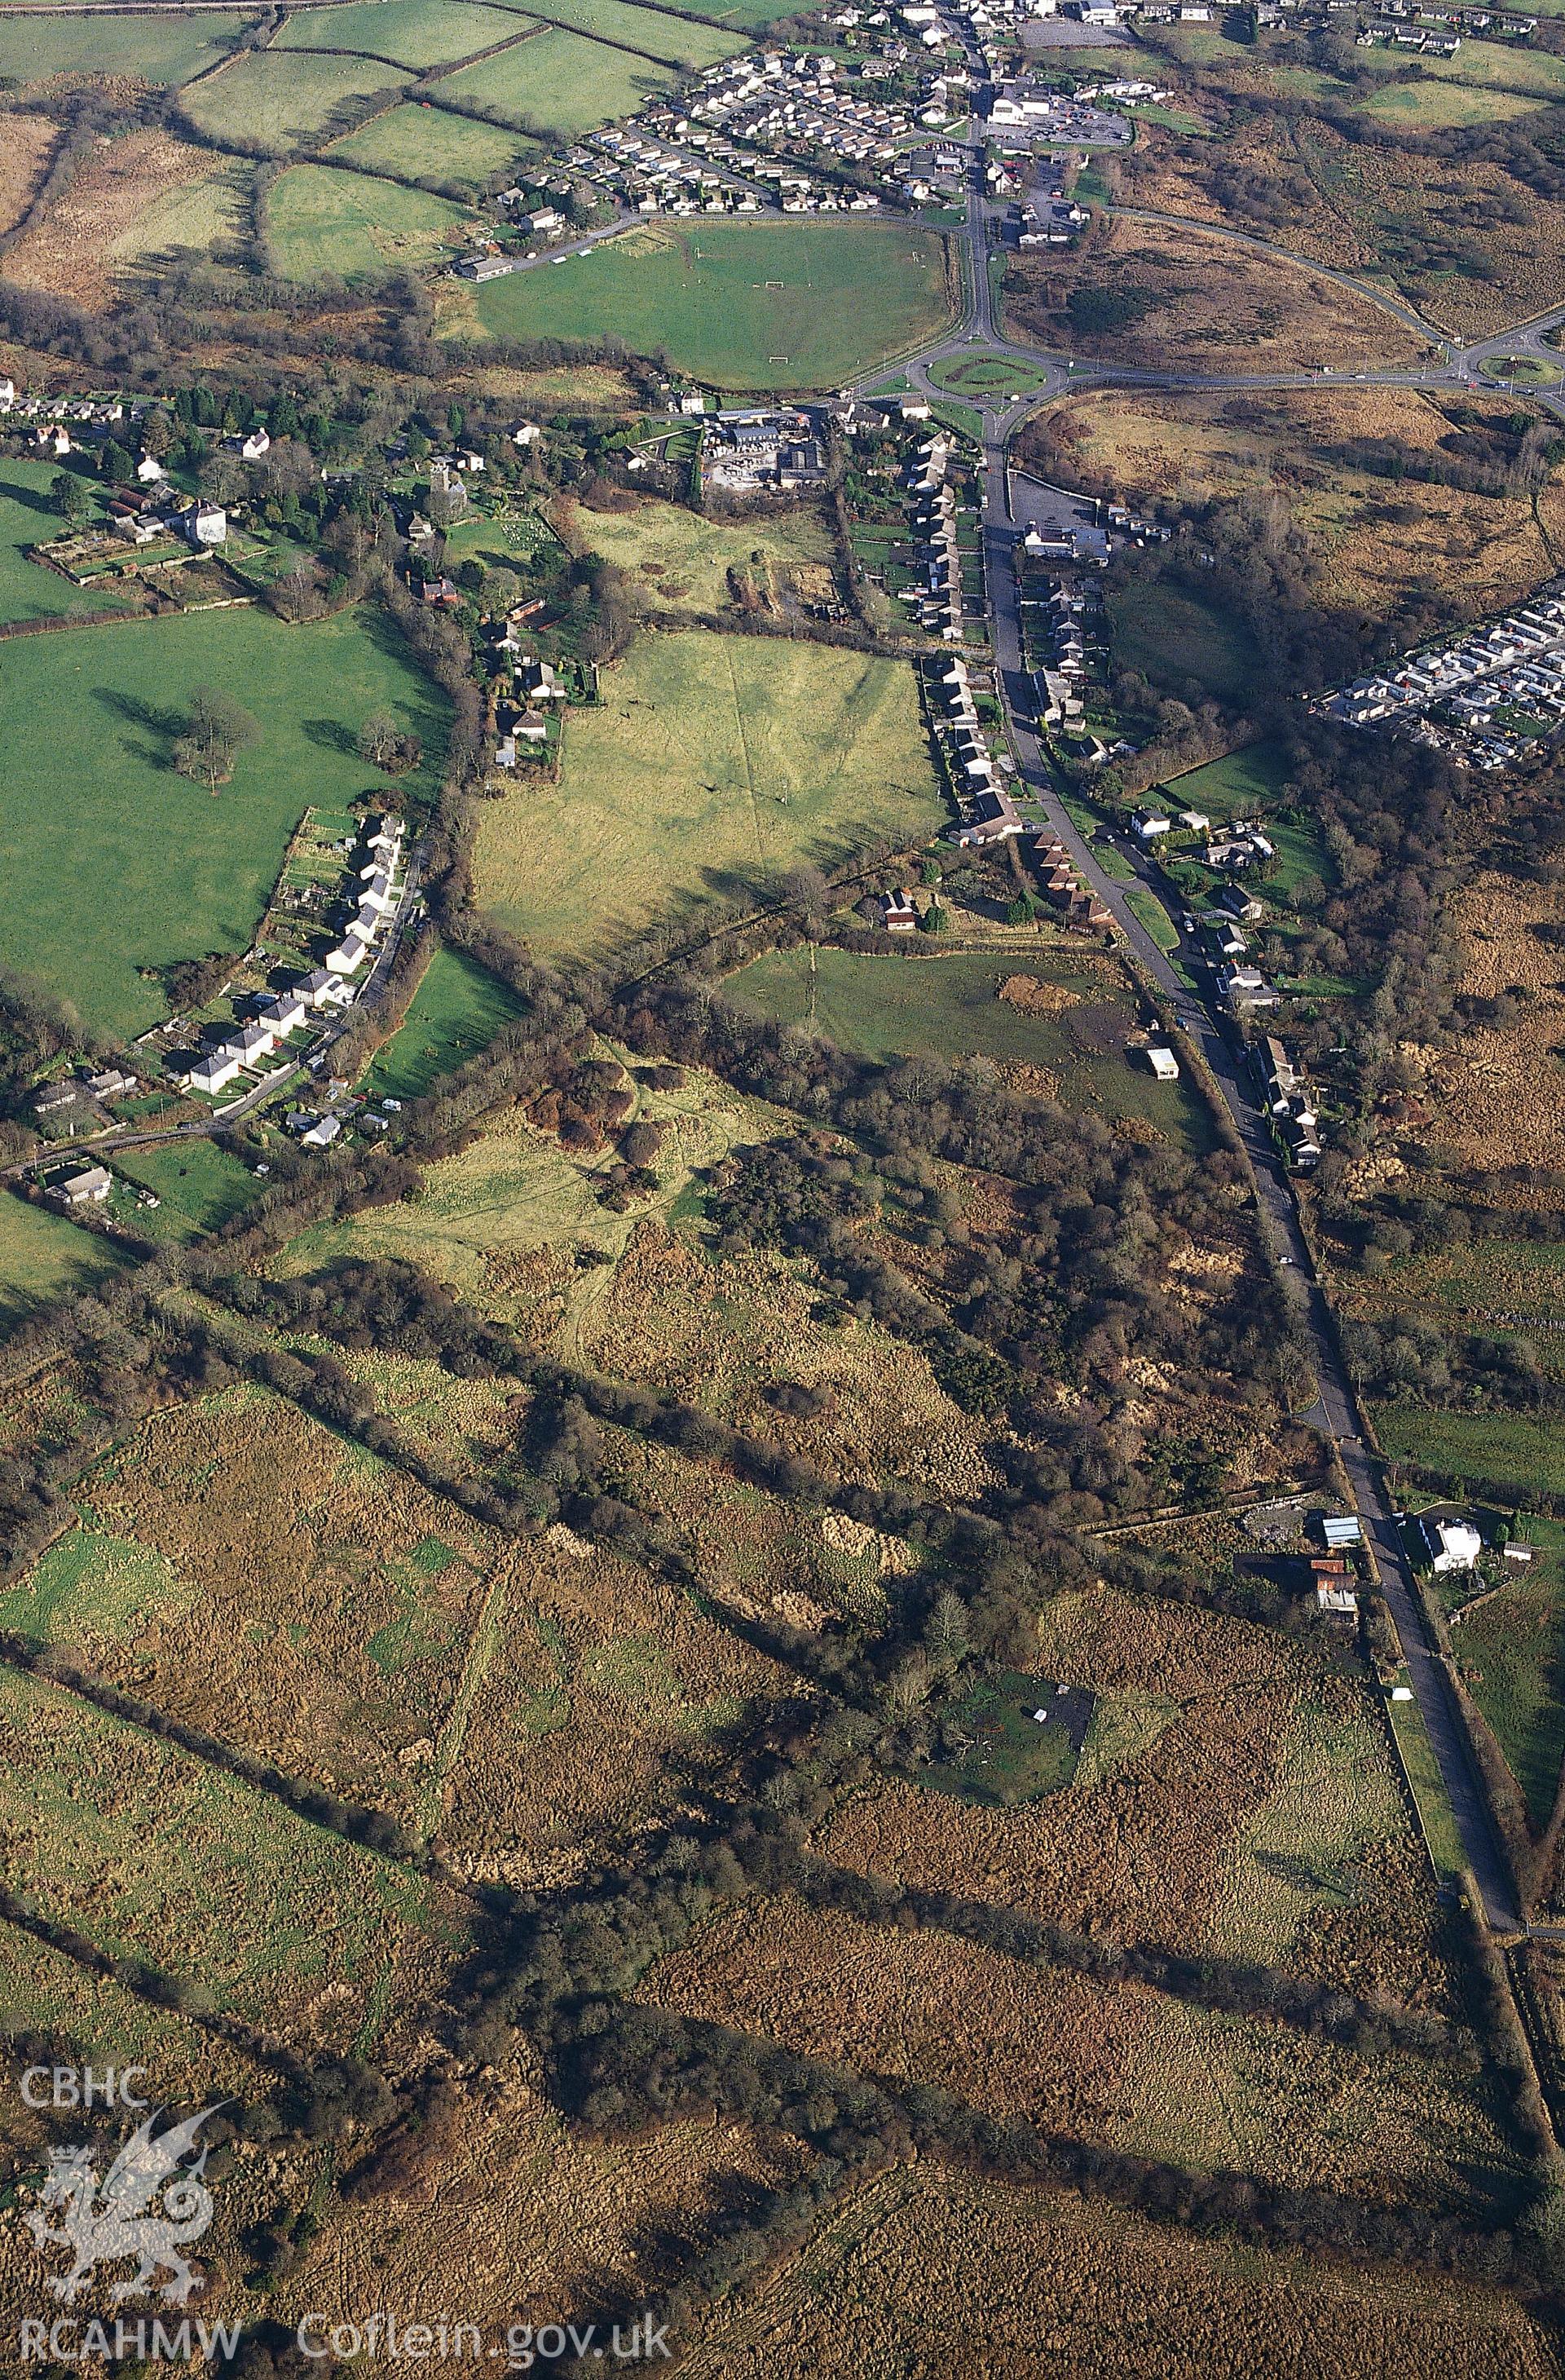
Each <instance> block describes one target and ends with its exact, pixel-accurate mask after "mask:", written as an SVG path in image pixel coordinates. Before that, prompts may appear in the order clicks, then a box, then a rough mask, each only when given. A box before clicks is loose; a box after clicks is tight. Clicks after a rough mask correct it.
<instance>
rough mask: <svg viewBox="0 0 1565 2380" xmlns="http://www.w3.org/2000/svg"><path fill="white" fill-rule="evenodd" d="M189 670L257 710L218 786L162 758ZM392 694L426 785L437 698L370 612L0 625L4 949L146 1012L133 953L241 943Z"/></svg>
mask: <svg viewBox="0 0 1565 2380" xmlns="http://www.w3.org/2000/svg"><path fill="white" fill-rule="evenodd" d="M196 686H221V687H224V688H225V689H226V690H228V691H229V692H231V693H233V694H235V695H236V696H237V697H238V698H240V700H242V701H243V703H244V704H245V705H246V707H247V708H248V709H249V710H250V711H251V712H253V714H254V715H255V717H256V718H257V719H258V720H259V721H260V722H261V728H262V735H261V740H260V741H259V742H258V743H256V744H253V745H251V746H249V747H248V748H247V749H246V750H244V751H242V752H241V753H240V755H239V758H238V761H237V766H236V769H235V771H234V777H233V781H232V783H230V784H228V785H226V786H224V787H222V788H221V789H220V790H219V792H218V793H217V795H215V796H214V795H211V794H209V793H207V792H206V791H205V790H204V789H203V788H202V787H201V786H200V785H196V784H192V783H189V782H188V780H187V779H186V778H184V777H180V776H176V774H175V772H174V770H173V768H172V765H171V753H172V747H173V741H174V737H175V735H177V733H178V732H179V727H180V723H181V722H182V721H183V719H184V717H185V714H186V711H187V709H188V702H189V698H190V694H191V690H192V689H193V688H194V687H196ZM387 707H389V708H390V709H391V710H393V711H394V713H395V714H396V715H398V716H399V717H400V718H402V719H403V720H404V721H405V722H406V723H407V725H408V726H409V727H412V728H414V729H416V730H417V732H418V733H419V734H420V735H422V736H423V739H424V745H425V751H426V761H425V768H424V772H423V773H422V775H421V776H420V777H419V779H418V780H417V781H416V782H414V783H413V784H412V787H411V790H412V791H413V792H414V794H415V795H418V794H420V793H423V792H425V791H427V790H428V788H429V787H430V786H431V785H432V784H433V783H434V782H435V780H436V777H437V775H438V771H439V766H440V757H439V756H440V752H441V750H442V748H443V740H444V731H443V715H444V714H443V708H442V707H441V705H440V701H439V698H438V697H437V696H436V695H434V694H433V692H432V690H431V687H430V686H429V684H428V682H427V681H426V680H425V679H424V678H423V677H421V676H420V675H419V674H418V673H417V671H416V670H415V669H414V667H413V665H412V663H411V662H410V661H409V660H408V659H407V658H406V654H405V653H404V652H403V650H401V648H400V647H399V646H398V645H396V644H395V643H394V640H393V637H392V635H391V633H390V632H389V631H388V630H386V629H385V628H384V627H383V626H382V625H381V623H380V622H379V620H378V618H376V616H375V615H373V614H370V613H364V614H362V615H359V614H355V613H347V614H344V615H341V616H339V617H337V618H335V619H332V620H325V621H321V622H319V623H317V624H315V625H312V626H309V627H305V628H292V627H287V626H285V625H284V624H283V623H282V622H281V621H279V620H276V619H273V617H272V616H271V615H270V614H269V613H265V612H261V611H231V612H209V613H191V614H187V615H186V616H185V617H183V618H179V619H168V620H158V621H152V622H148V623H147V624H145V625H135V626H131V627H124V628H82V629H79V630H76V631H73V632H72V633H71V634H69V635H62V636H52V637H29V638H23V639H17V640H15V641H12V642H9V643H7V644H6V645H5V646H4V647H3V648H0V948H3V949H4V950H5V952H6V957H7V959H8V960H9V961H10V963H11V964H13V965H17V966H18V967H21V968H24V969H26V970H28V971H29V972H30V973H33V974H35V975H37V976H39V977H42V980H43V981H44V982H45V983H47V984H48V986H49V988H50V989H51V990H53V991H54V992H55V993H56V994H57V995H58V997H60V998H61V999H63V1000H67V1001H69V1002H73V1003H74V1005H75V1006H76V1008H77V1009H78V1010H79V1013H80V1014H81V1015H82V1017H83V1018H84V1019H85V1020H86V1021H87V1022H88V1023H89V1024H90V1025H92V1026H96V1027H98V1028H99V1029H101V1030H103V1031H106V1032H112V1033H117V1034H129V1033H133V1032H138V1031H140V1029H141V1028H142V1027H143V1026H148V1025H151V1024H153V1023H155V1022H156V1021H157V1019H158V1018H159V1017H161V1016H163V1015H164V1014H166V1013H167V1012H166V1004H165V1002H164V998H163V994H162V990H161V988H160V987H159V985H158V984H156V983H155V982H147V981H144V980H142V979H141V978H140V977H139V975H138V973H137V969H138V968H139V967H158V966H163V965H168V964H170V963H171V962H172V961H173V960H175V959H178V958H191V957H197V956H200V954H201V953H203V952H206V951H224V952H237V951H242V950H244V949H246V948H247V946H248V944H249V939H250V936H251V934H252V933H253V932H254V930H255V926H256V921H257V919H258V917H260V916H261V910H262V908H263V906H264V905H265V902H266V898H267V895H268V893H269V892H270V891H271V887H272V883H273V879H274V877H275V874H276V871H277V868H278V866H279V864H280V863H281V860H282V856H283V853H284V850H285V846H286V844H287V841H288V837H289V835H290V834H291V833H292V832H293V830H294V828H295V826H296V825H297V822H298V820H299V819H300V818H301V817H302V815H303V813H304V810H305V808H306V807H307V806H308V805H309V803H311V802H314V803H316V804H318V805H325V806H328V807H329V806H331V805H332V804H334V803H339V804H340V803H343V802H346V801H350V800H351V799H352V798H353V797H354V796H356V795H358V794H359V793H360V792H362V790H363V789H364V785H365V783H366V778H367V775H368V771H366V769H365V766H364V763H363V761H362V760H360V759H358V756H357V754H356V752H355V750H354V739H355V737H356V736H357V735H358V730H359V728H360V726H361V725H362V724H363V722H364V721H365V719H366V718H367V717H368V716H369V715H370V712H371V711H374V710H381V709H383V708H387ZM44 787H47V788H48V798H47V800H44V799H42V798H41V797H40V796H41V793H42V788H44Z"/></svg>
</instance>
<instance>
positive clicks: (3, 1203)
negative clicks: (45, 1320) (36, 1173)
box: [0, 1190, 119, 1327]
mask: <svg viewBox="0 0 1565 2380" xmlns="http://www.w3.org/2000/svg"><path fill="white" fill-rule="evenodd" d="M118 1262H119V1258H118V1257H117V1255H116V1254H115V1250H114V1249H113V1248H112V1247H110V1246H109V1245H108V1244H107V1242H106V1241H103V1240H100V1239H97V1238H95V1237H94V1236H93V1234H92V1233H91V1232H83V1231H81V1230H79V1228H78V1226H77V1225H76V1224H75V1223H72V1222H67V1220H66V1218H65V1216H64V1215H56V1214H55V1213H54V1211H53V1210H52V1209H51V1208H47V1207H33V1206H30V1205H29V1204H28V1202H27V1201H26V1199H24V1198H18V1197H17V1196H15V1194H14V1193H13V1192H11V1191H9V1190H0V1326H6V1327H9V1326H10V1325H12V1324H14V1323H17V1322H19V1321H20V1320H21V1319H22V1318H24V1316H26V1315H28V1314H30V1313H31V1312H32V1311H33V1310H34V1309H35V1308H36V1307H38V1306H40V1305H48V1304H49V1302H50V1300H51V1299H52V1298H56V1297H75V1296H78V1295H79V1294H80V1293H81V1292H82V1291H84V1290H88V1289H91V1286H92V1284H93V1282H94V1281H101V1280H102V1279H103V1276H104V1274H105V1273H110V1272H113V1271H114V1269H115V1266H116V1265H117V1263H118Z"/></svg>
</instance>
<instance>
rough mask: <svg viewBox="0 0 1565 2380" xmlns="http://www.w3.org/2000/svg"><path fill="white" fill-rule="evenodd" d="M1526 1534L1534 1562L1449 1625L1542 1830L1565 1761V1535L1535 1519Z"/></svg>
mask: <svg viewBox="0 0 1565 2380" xmlns="http://www.w3.org/2000/svg"><path fill="white" fill-rule="evenodd" d="M1525 1534H1526V1535H1527V1536H1529V1537H1531V1538H1533V1539H1534V1541H1535V1544H1536V1546H1537V1551H1536V1552H1535V1555H1534V1557H1533V1560H1532V1561H1531V1562H1530V1563H1529V1564H1528V1566H1527V1568H1526V1569H1525V1570H1524V1571H1523V1570H1521V1569H1516V1570H1512V1571H1511V1572H1510V1573H1509V1575H1508V1576H1507V1578H1506V1581H1505V1584H1504V1585H1502V1586H1501V1587H1500V1588H1499V1589H1498V1592H1497V1593H1496V1594H1494V1595H1490V1596H1487V1597H1485V1599H1484V1601H1483V1602H1481V1603H1479V1604H1477V1605H1476V1606H1475V1607H1474V1609H1473V1611H1472V1612H1471V1613H1470V1614H1469V1616H1468V1617H1467V1618H1465V1619H1460V1620H1458V1621H1456V1622H1455V1624H1454V1626H1453V1628H1452V1630H1451V1643H1452V1645H1454V1646H1455V1648H1456V1651H1457V1654H1458V1656H1459V1658H1460V1659H1461V1661H1462V1667H1463V1669H1464V1670H1465V1671H1466V1673H1467V1690H1468V1692H1469V1694H1471V1695H1472V1697H1473V1699H1474V1702H1475V1703H1476V1704H1477V1706H1478V1708H1479V1709H1480V1710H1481V1711H1482V1712H1483V1714H1484V1717H1485V1718H1486V1719H1487V1721H1488V1723H1489V1725H1490V1727H1492V1728H1493V1730H1494V1731H1495V1735H1496V1737H1497V1739H1498V1743H1499V1748H1500V1750H1501V1751H1502V1752H1503V1753H1504V1755H1505V1757H1506V1760H1507V1762H1508V1764H1509V1766H1510V1773H1511V1775H1512V1776H1513V1777H1514V1778H1515V1779H1516V1782H1517V1783H1518V1785H1520V1787H1521V1788H1522V1791H1523V1796H1524V1797H1525V1800H1526V1803H1527V1814H1528V1815H1529V1817H1530V1818H1531V1819H1532V1822H1533V1825H1534V1826H1535V1828H1538V1829H1539V1831H1540V1832H1541V1830H1542V1829H1543V1828H1544V1827H1545V1826H1547V1823H1548V1815H1549V1812H1550V1811H1551V1810H1552V1809H1553V1807H1554V1797H1555V1794H1556V1793H1557V1791H1559V1767H1560V1763H1561V1761H1562V1760H1565V1559H1562V1556H1561V1551H1560V1548H1561V1546H1562V1545H1565V1530H1562V1529H1561V1528H1560V1527H1559V1524H1558V1523H1550V1522H1547V1521H1542V1520H1540V1521H1534V1522H1530V1523H1529V1524H1527V1527H1526V1532H1525Z"/></svg>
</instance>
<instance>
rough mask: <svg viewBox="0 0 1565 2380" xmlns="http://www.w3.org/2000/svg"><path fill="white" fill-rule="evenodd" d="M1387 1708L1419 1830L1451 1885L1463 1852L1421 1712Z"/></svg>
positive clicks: (1406, 1706)
mask: <svg viewBox="0 0 1565 2380" xmlns="http://www.w3.org/2000/svg"><path fill="white" fill-rule="evenodd" d="M1397 1682H1398V1683H1399V1684H1405V1683H1406V1672H1405V1671H1402V1672H1401V1674H1400V1675H1399V1677H1398V1681H1397ZM1387 1711H1388V1714H1389V1718H1390V1723H1391V1733H1392V1735H1393V1736H1394V1737H1395V1738H1396V1743H1397V1749H1398V1751H1399V1752H1400V1753H1401V1758H1402V1767H1403V1768H1404V1769H1405V1770H1406V1772H1407V1781H1408V1785H1409V1787H1410V1789H1411V1791H1412V1793H1413V1806H1414V1807H1415V1809H1416V1810H1417V1812H1418V1824H1419V1831H1420V1832H1421V1833H1422V1835H1423V1837H1424V1840H1425V1842H1426V1843H1427V1845H1428V1847H1429V1856H1430V1858H1431V1859H1432V1860H1433V1861H1434V1863H1435V1866H1436V1868H1437V1869H1438V1872H1439V1874H1440V1875H1441V1876H1443V1877H1444V1878H1445V1879H1446V1880H1447V1882H1449V1883H1452V1884H1454V1883H1456V1882H1457V1881H1458V1880H1459V1879H1460V1878H1461V1876H1462V1873H1463V1871H1464V1869H1465V1868H1466V1865H1467V1853H1466V1852H1465V1851H1464V1850H1463V1849H1462V1837H1461V1836H1460V1835H1459V1834H1458V1832H1457V1829H1456V1820H1455V1818H1454V1816H1453V1815H1451V1806H1450V1800H1449V1798H1448V1797H1447V1793H1446V1785H1445V1779H1444V1778H1443V1777H1442V1776H1441V1774H1440V1764H1439V1762H1438V1760H1437V1759H1436V1757H1435V1747H1434V1745H1433V1744H1432V1743H1430V1741H1429V1730H1428V1729H1427V1728H1426V1727H1425V1724H1424V1714H1423V1712H1422V1711H1421V1710H1420V1709H1419V1707H1418V1705H1417V1704H1416V1703H1389V1704H1388V1705H1387Z"/></svg>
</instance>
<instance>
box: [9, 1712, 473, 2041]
mask: <svg viewBox="0 0 1565 2380" xmlns="http://www.w3.org/2000/svg"><path fill="white" fill-rule="evenodd" d="M0 1739H3V1740H4V1742H5V1744H6V1776H7V1779H9V1782H8V1784H7V1787H6V1796H5V1818H6V1827H7V1829H8V1831H9V1833H10V1837H11V1841H12V1846H13V1849H12V1866H11V1874H12V1876H13V1878H14V1879H15V1882H16V1885H17V1887H18V1888H24V1889H31V1890H32V1891H34V1892H35V1893H37V1895H38V1896H39V1900H40V1905H41V1906H42V1908H43V1909H45V1910H46V1912H47V1913H48V1914H49V1915H51V1916H52V1917H55V1918H56V1919H59V1920H61V1921H63V1922H64V1923H66V1924H67V1925H74V1926H76V1927H77V1928H79V1930H81V1931H82V1932H85V1933H88V1934H90V1935H91V1937H93V1938H94V1939H95V1940H96V1941H97V1942H99V1943H100V1944H101V1945H102V1946H103V1949H106V1950H108V1951H110V1952H111V1953H112V1954H115V1955H119V1956H130V1957H140V1958H141V1959H144V1960H146V1961H149V1962H150V1963H151V1964H152V1966H154V1967H156V1966H158V1965H160V1964H161V1965H164V1966H166V1967H168V1968H170V1969H173V1970H177V1969H178V1967H179V1966H180V1964H181V1962H182V1961H183V1960H184V1958H185V1957H186V1955H187V1954H188V1931H189V1927H190V1925H192V1924H196V1925H202V1926H203V1927H205V1928H207V1929H209V1930H210V1933H211V1937H212V1949H213V1953H214V1955H213V1956H212V1960H211V1961H210V1963H209V1964H208V1967H207V1974H208V1979H209V1989H210V1991H211V1994H212V1999H213V2000H214V2001H215V2002H217V2003H218V2004H219V2005H223V2006H226V2007H229V2008H232V2009H234V2010H237V2011H238V2012H239V2013H241V2014H243V2015H246V2016H252V2017H261V2018H262V2019H263V2020H264V2019H266V2018H271V2019H272V2020H273V2022H275V2021H276V2019H277V2018H278V2017H279V2016H282V2015H284V2012H285V2010H288V2012H289V2013H291V2014H293V2015H295V2016H296V2017H297V2015H298V2014H300V2013H302V2003H303V2002H304V2001H305V2000H306V1999H307V1998H312V1997H313V1996H314V1994H315V1993H317V1992H319V1991H320V1990H321V1989H322V1987H324V1986H327V1985H332V1984H333V1983H336V1984H338V1985H341V1986H344V1987H345V1988H343V1989H342V1990H341V1992H340V1998H339V2009H340V2015H339V2017H338V2022H340V2023H341V2024H342V2025H343V2028H344V2031H343V2034H342V2035H341V2036H339V2037H343V2038H345V2039H346V2040H351V2039H352V2037H353V2031H354V2029H355V2027H356V2026H357V2025H358V2024H361V2023H362V2022H364V2020H365V2018H366V2016H367V2015H368V2014H369V2011H370V2005H371V2000H372V1998H373V1996H374V1994H375V1992H376V1990H377V1986H380V1987H381V1988H382V1989H383V1988H384V1985H385V1983H386V1982H387V1980H388V1979H389V1978H390V1977H391V1976H392V1975H393V1974H394V1971H395V1969H396V1967H397V1965H398V1962H399V1959H400V1957H401V1955H402V1937H403V1935H404V1930H405V1929H411V1931H412V1933H413V1934H415V1935H416V1934H417V1933H418V1931H419V1925H420V1920H421V1916H422V1913H423V1911H424V1909H425V1908H426V1906H427V1902H428V1891H429V1888H428V1887H427V1886H426V1885H425V1884H424V1883H423V1881H422V1879H420V1878H418V1877H415V1876H406V1874H403V1873H401V1872H399V1871H398V1870H396V1869H394V1867H392V1866H391V1865H390V1864H388V1863H387V1862H384V1861H382V1860H378V1859H376V1858H374V1857H373V1856H372V1855H371V1854H370V1853H369V1852H359V1851H358V1850H356V1849H354V1848H353V1847H352V1846H351V1845H349V1844H346V1843H345V1842H343V1841H342V1840H341V1839H340V1838H339V1837H337V1836H334V1835H332V1834H329V1833H327V1832H326V1831H325V1830H324V1829H323V1828H318V1827H312V1826H310V1825H309V1824H308V1823H307V1822H306V1821H305V1820H303V1819H301V1818H297V1817H295V1816H294V1815H292V1814H291V1813H290V1812H288V1811H286V1810H285V1809H283V1808H282V1807H281V1806H280V1805H279V1804H278V1803H276V1802H275V1801H273V1800H272V1799H271V1798H270V1797H268V1796H265V1795H262V1794H259V1793H256V1792H253V1791H250V1790H249V1788H247V1787H246V1786H243V1785H241V1784H239V1783H238V1782H237V1780H236V1779H233V1778H231V1777H229V1776H228V1775H227V1774H226V1773H225V1772H224V1771H223V1770H222V1769H220V1768H216V1767H211V1766H210V1765H207V1764H204V1763H201V1762H199V1761H196V1760H193V1759H191V1758H190V1757H189V1756H188V1755H186V1754H183V1753H180V1752H177V1751H176V1750H175V1749H174V1748H173V1747H172V1746H171V1745H169V1744H167V1743H163V1742H161V1741H160V1740H159V1739H158V1738H157V1737H156V1736H154V1735H152V1734H150V1733H148V1732H147V1731H146V1730H142V1729H139V1728H135V1727H132V1726H129V1725H127V1724H126V1723H125V1722H123V1721H120V1720H115V1719H112V1718H105V1717H104V1716H103V1715H102V1714H101V1713H100V1712H98V1711H97V1710H95V1709H94V1708H93V1707H92V1706H91V1705H90V1704H87V1703H85V1702H83V1701H81V1700H80V1699H79V1698H78V1697H76V1696H74V1695H72V1694H67V1693H65V1692H64V1691H63V1690H62V1689H61V1688H59V1687H57V1686H52V1685H48V1684H46V1683H43V1682H42V1681H39V1680H36V1679H33V1678H30V1677H29V1676H27V1675H26V1674H25V1673H24V1672H20V1671H18V1670H8V1669H7V1670H0ZM109 1779H113V1786H112V1790H105V1789H106V1788H107V1786H108V1780H109ZM175 1807H177V1808H179V1809H180V1811H181V1812H182V1816H181V1821H180V1824H179V1826H178V1828H172V1827H170V1826H169V1825H168V1824H167V1823H166V1819H167V1815H168V1813H169V1811H170V1810H171V1809H173V1808H175ZM89 1812H91V1822H90V1823H88V1814H89ZM328 1912H329V1913H330V1915H331V1921H332V1922H331V1924H330V1925H324V1924H323V1923H322V1920H323V1918H324V1917H325V1915H326V1913H328ZM219 1940H221V1941H222V1943H223V1946H224V1947H223V1949H222V1950H221V1951H220V1952H219V1951H218V1950H217V1943H218V1941H219Z"/></svg>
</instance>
